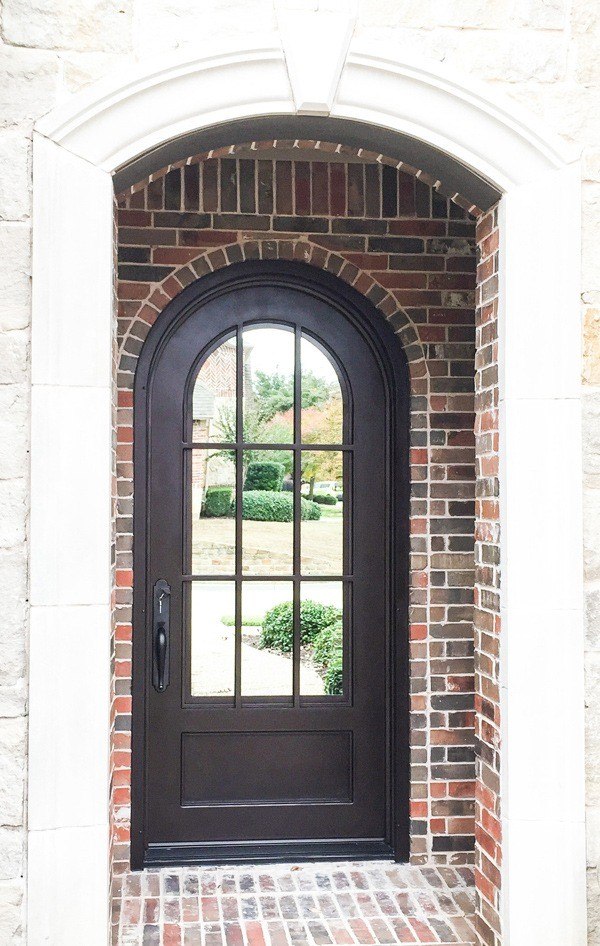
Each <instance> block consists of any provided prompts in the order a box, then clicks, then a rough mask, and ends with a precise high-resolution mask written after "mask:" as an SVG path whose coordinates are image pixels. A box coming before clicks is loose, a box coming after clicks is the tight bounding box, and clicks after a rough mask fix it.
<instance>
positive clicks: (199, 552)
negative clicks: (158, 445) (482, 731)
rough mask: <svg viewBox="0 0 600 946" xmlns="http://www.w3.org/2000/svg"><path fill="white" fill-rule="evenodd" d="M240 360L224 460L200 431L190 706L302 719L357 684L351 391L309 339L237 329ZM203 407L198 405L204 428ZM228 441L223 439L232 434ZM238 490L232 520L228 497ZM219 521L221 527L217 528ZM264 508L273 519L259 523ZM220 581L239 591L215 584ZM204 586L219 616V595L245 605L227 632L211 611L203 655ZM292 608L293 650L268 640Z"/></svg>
mask: <svg viewBox="0 0 600 946" xmlns="http://www.w3.org/2000/svg"><path fill="white" fill-rule="evenodd" d="M278 332H279V333H280V334H281V336H282V340H280V339H279V338H278V334H277V333H278ZM283 336H285V338H283ZM249 342H251V343H252V344H249ZM269 346H270V347H271V348H273V347H274V349H275V356H274V357H273V358H272V359H271V362H272V365H273V366H274V369H275V370H274V371H273V372H271V374H269V372H268V371H267V370H266V369H267V368H268V367H269V353H268V352H269ZM229 347H230V349H233V350H234V351H235V373H236V394H235V407H234V410H233V412H229V414H228V415H227V419H228V426H227V434H226V439H223V440H221V441H219V446H220V449H218V450H216V451H215V448H214V445H213V446H212V447H211V446H210V443H211V441H210V439H209V440H207V441H206V442H205V443H201V442H198V440H197V437H196V429H195V430H193V431H192V437H193V440H194V447H195V448H196V449H194V450H192V451H190V454H191V460H190V463H191V472H190V474H188V479H189V483H190V489H191V496H190V497H189V498H188V502H189V508H191V520H192V525H191V530H190V532H191V562H190V564H191V566H192V567H191V578H192V596H191V600H192V608H191V612H192V614H191V619H190V625H191V626H190V635H191V641H192V643H191V646H190V653H191V663H192V668H191V673H192V693H191V695H192V696H193V697H195V696H201V697H208V698H211V697H212V698H214V697H216V696H223V695H232V696H233V697H234V699H235V703H236V704H240V702H244V701H245V700H246V701H247V700H251V701H253V700H259V701H261V700H263V699H264V700H267V701H271V700H273V699H276V700H280V699H282V698H287V699H292V698H293V700H294V703H295V705H298V704H299V701H300V700H302V701H303V702H304V701H305V700H306V699H308V700H311V699H314V698H324V697H325V698H326V697H327V696H338V695H341V693H342V691H343V690H344V691H345V682H344V679H345V675H346V667H345V659H344V651H345V649H346V648H347V644H346V642H345V632H344V625H345V623H346V621H345V619H344V620H342V613H343V610H344V608H343V599H344V592H343V588H344V584H345V581H344V580H342V579H343V578H345V579H346V580H347V579H350V580H351V576H350V575H347V574H345V569H344V545H345V540H344V535H345V532H346V531H347V529H348V523H347V522H346V521H345V519H346V517H345V516H344V499H345V498H346V497H345V496H344V492H347V490H348V478H347V474H346V467H347V465H348V463H347V460H348V459H349V453H348V451H351V450H352V446H351V444H343V443H342V439H343V438H342V434H343V430H344V399H343V396H342V387H341V385H340V381H339V377H338V374H337V371H336V369H335V367H334V364H333V361H332V360H331V359H330V358H329V356H328V355H326V354H325V353H324V350H323V349H322V348H321V347H320V346H318V345H317V344H315V343H314V342H313V341H312V340H309V339H307V338H306V337H305V336H303V335H302V333H301V331H300V330H299V328H298V327H296V328H295V329H292V327H291V326H290V327H289V328H288V329H287V330H281V329H278V328H275V327H273V326H272V325H268V326H264V327H260V326H257V325H253V326H252V327H251V328H250V329H243V330H242V329H239V330H238V334H237V338H236V339H230V340H229ZM217 351H218V350H217ZM214 354H215V353H214V352H213V355H214ZM290 354H291V358H290ZM212 357H213V356H212V355H211V356H209V359H208V360H210V358H212ZM227 359H229V360H230V355H227ZM252 359H254V363H253V364H252V363H251V362H252ZM261 366H262V367H261ZM290 367H291V371H290ZM201 377H204V375H202V368H201V369H200V372H199V373H198V379H200V378H201ZM265 404H266V407H264V405H265ZM197 405H198V400H196V407H194V406H193V411H194V412H195V413H194V414H193V418H194V424H196V414H197V413H198V410H197ZM211 429H213V430H214V428H209V433H210V430H211ZM218 430H219V432H220V433H221V434H222V435H223V436H224V437H225V434H224V430H225V426H224V424H223V423H221V425H220V426H219V428H218ZM254 438H257V439H254ZM303 440H304V442H302V441H303ZM202 447H204V450H202V449H199V448H202ZM306 447H309V448H310V449H306ZM332 447H333V448H334V449H331V448H332ZM229 448H230V449H229ZM203 464H204V467H205V472H204V473H203V472H202V465H203ZM269 477H270V478H269ZM202 480H203V482H200V481H202ZM275 480H277V482H275ZM223 487H225V489H223ZM229 489H230V490H231V505H230V506H229V510H228V513H227V511H224V510H225V505H226V503H225V500H226V498H227V497H226V496H225V495H224V494H225V492H226V491H227V490H229ZM261 493H262V494H264V495H263V496H261V495H260V494H261ZM245 494H248V495H245ZM240 497H241V502H236V499H237V498H240ZM315 497H317V502H315ZM207 498H208V507H207V503H206V500H207ZM280 506H282V507H283V506H285V507H286V508H287V506H289V507H290V513H291V518H290V516H289V515H287V514H286V515H279V514H278V515H275V514H273V515H272V514H271V512H272V510H273V509H276V508H277V509H279V507H280ZM217 507H218V510H219V512H220V514H219V515H214V514H213V513H214V509H215V508H217ZM221 507H222V508H221ZM255 507H256V508H255ZM259 507H260V508H259ZM207 508H208V512H207ZM261 508H263V509H264V508H266V510H267V512H266V513H264V514H263V513H260V509H261ZM250 509H252V510H253V511H252V512H251V511H250ZM257 509H258V510H259V515H256V510H257ZM269 510H271V512H269ZM251 517H252V518H251ZM213 519H214V520H221V521H218V522H217V521H210V520H213ZM221 533H222V534H221ZM219 539H222V540H223V542H222V543H221V545H219ZM348 564H349V563H348ZM346 567H347V566H346ZM211 575H214V576H215V577H216V576H217V575H218V576H222V577H223V578H230V579H231V580H230V581H222V582H219V581H212V582H211V581H210V577H211ZM286 575H287V576H289V578H288V580H287V581H286V580H285V578H286ZM333 576H335V577H336V578H337V580H336V581H333V580H332V577H333ZM289 579H291V580H289ZM195 584H198V585H199V586H201V587H203V588H204V592H203V593H204V596H205V598H207V600H208V599H209V598H210V597H211V595H212V598H211V600H212V601H213V603H214V599H215V595H216V592H213V591H212V590H211V587H212V586H213V585H220V586H221V589H222V590H221V591H220V592H219V594H221V595H222V596H224V595H225V590H224V589H225V588H227V591H228V594H229V596H231V592H232V591H233V605H232V608H230V609H229V611H231V612H232V613H229V612H228V613H225V612H224V614H223V615H221V618H222V619H223V620H220V621H219V622H218V621H217V618H216V616H215V615H214V614H213V612H214V606H213V605H210V607H209V608H208V610H207V612H206V620H207V622H208V623H207V631H206V632H205V633H204V636H203V637H202V636H201V637H200V638H199V641H198V642H196V641H195V640H194V635H195V634H200V635H202V631H201V630H200V628H199V623H200V621H199V619H198V618H196V619H194V617H193V602H194V601H196V600H197V601H200V598H199V597H198V594H199V592H196V593H195V595H196V596H195V597H194V592H193V587H194V585H195ZM209 590H211V595H208V592H209ZM207 596H208V597H207ZM217 597H218V595H217ZM330 599H331V600H330ZM334 599H335V600H334ZM198 608H199V606H198V607H197V609H196V613H197V614H199V610H198ZM211 608H212V610H211ZM282 608H283V611H284V612H286V613H287V618H288V622H289V619H291V627H289V626H288V632H291V639H290V634H289V633H288V636H287V637H286V636H285V635H283V638H280V639H278V638H277V637H275V638H274V637H273V633H272V629H271V630H269V628H270V627H271V625H272V624H273V623H274V622H273V614H274V613H275V617H276V616H277V611H278V609H279V611H281V610H282ZM273 609H275V612H274V611H273ZM259 612H260V613H259ZM263 612H264V613H263ZM265 618H267V620H266V621H265ZM329 618H331V620H330V621H329ZM259 619H260V623H258V621H259ZM323 621H325V623H323ZM217 623H219V627H217ZM284 623H285V621H284ZM275 624H277V621H275ZM221 625H223V626H222V627H221ZM317 625H318V626H317ZM321 625H322V626H321ZM307 628H308V630H307ZM227 629H228V630H227ZM211 648H212V650H211ZM209 652H212V654H213V660H214V662H215V668H214V673H213V674H212V676H209V677H206V671H205V677H206V679H205V678H204V677H202V670H201V669H200V668H199V664H198V660H199V654H204V655H205V656H207V657H208V656H209ZM225 653H228V654H229V657H230V658H231V659H232V663H233V667H232V668H231V673H229V671H228V672H227V673H226V672H225V670H224V668H223V666H222V664H223V660H224V654H225ZM225 677H227V680H228V682H227V685H225V682H224V681H225ZM232 681H233V682H232Z"/></svg>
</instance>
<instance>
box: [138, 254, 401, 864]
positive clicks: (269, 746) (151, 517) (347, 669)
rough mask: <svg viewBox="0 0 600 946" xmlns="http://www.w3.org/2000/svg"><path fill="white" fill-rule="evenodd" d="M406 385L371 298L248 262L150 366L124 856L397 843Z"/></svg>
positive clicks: (249, 855) (177, 310) (170, 333)
mask: <svg viewBox="0 0 600 946" xmlns="http://www.w3.org/2000/svg"><path fill="white" fill-rule="evenodd" d="M406 402H407V396H406V384H405V371H404V367H403V362H402V356H401V353H400V348H399V346H398V345H397V343H396V340H395V338H394V336H393V333H392V330H391V328H389V326H387V325H386V324H385V323H384V321H383V319H382V318H381V316H380V315H379V314H378V313H376V312H375V310H374V309H373V308H372V306H371V305H370V303H367V301H366V300H365V299H364V298H363V297H361V296H359V294H358V293H356V292H355V291H354V290H351V289H348V288H347V287H345V286H344V285H343V284H342V283H340V282H339V281H338V280H336V279H335V278H334V277H331V276H329V275H327V274H321V273H317V272H315V271H314V270H312V269H309V268H308V267H306V266H304V265H302V264H292V263H287V264H284V263H277V262H273V263H256V264H248V263H246V264H239V265H236V266H232V267H230V268H229V269H227V270H225V271H223V272H222V273H220V274H215V275H213V276H210V277H205V278H204V279H202V280H199V281H198V282H197V283H196V284H194V285H192V286H190V287H188V288H187V289H186V290H184V291H183V292H182V293H181V295H180V296H179V297H178V298H177V299H176V300H175V301H174V302H173V303H171V304H170V305H169V306H168V307H167V309H166V310H165V311H164V312H163V313H162V315H161V317H160V318H159V320H158V321H157V323H156V325H155V326H154V328H153V330H152V332H151V334H150V336H149V339H148V341H147V343H146V346H145V347H144V351H143V353H142V357H141V360H140V366H139V368H138V375H137V377H136V407H135V464H136V473H135V476H136V480H135V550H134V554H135V560H134V574H135V583H136V584H135V615H134V669H133V675H134V758H133V773H132V776H133V830H132V862H133V865H134V866H135V867H141V866H143V865H144V866H149V865H158V864H167V863H192V862H196V861H219V862H223V861H227V860H231V861H234V860H248V859H252V860H257V859H262V860H277V859H279V860H281V859H297V858H311V859H314V858H324V857H325V858H342V857H353V858H359V857H360V858H366V857H390V856H393V855H396V856H397V857H403V856H405V855H406V850H407V804H406V784H407V778H406V767H407V761H406V760H407V755H406V753H407V738H406V733H407V712H408V707H407V686H406V684H407V673H406V643H405V637H406V623H405V613H406V587H405V585H406V574H407V567H406V531H407V514H406V503H407V491H406V482H407V474H406V470H407V462H408V458H407V436H406V433H407V425H408V421H407V403H406Z"/></svg>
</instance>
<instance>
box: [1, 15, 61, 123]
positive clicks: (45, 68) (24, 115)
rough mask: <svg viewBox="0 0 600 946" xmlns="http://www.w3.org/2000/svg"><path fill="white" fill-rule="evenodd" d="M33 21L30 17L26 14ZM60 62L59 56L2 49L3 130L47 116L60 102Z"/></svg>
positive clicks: (6, 47)
mask: <svg viewBox="0 0 600 946" xmlns="http://www.w3.org/2000/svg"><path fill="white" fill-rule="evenodd" d="M25 21H26V22H30V15H29V13H27V14H26V15H25ZM58 72H59V62H58V57H57V56H56V54H54V53H51V52H47V51H45V50H43V51H42V50H38V49H21V48H19V47H15V46H2V72H1V73H0V128H8V127H11V126H14V125H20V126H23V124H24V123H25V122H28V121H34V120H35V119H37V118H39V117H40V116H41V115H44V114H45V113H46V112H47V111H49V109H50V108H52V106H53V105H54V103H55V101H56V91H57V87H58Z"/></svg>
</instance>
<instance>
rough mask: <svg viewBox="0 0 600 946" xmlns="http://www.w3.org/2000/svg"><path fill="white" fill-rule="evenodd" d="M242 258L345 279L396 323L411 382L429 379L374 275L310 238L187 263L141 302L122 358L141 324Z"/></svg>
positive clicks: (406, 327)
mask: <svg viewBox="0 0 600 946" xmlns="http://www.w3.org/2000/svg"><path fill="white" fill-rule="evenodd" d="M233 247H236V248H237V250H238V252H233ZM240 254H241V258H242V259H244V260H246V259H256V258H258V259H263V260H266V259H282V260H286V259H287V260H290V259H291V260H299V261H301V262H303V263H307V264H308V265H309V266H314V267H315V268H316V269H322V270H328V271H329V272H332V273H335V275H337V276H338V277H339V278H340V279H341V280H343V281H344V282H346V283H348V284H349V285H350V286H354V287H355V289H357V291H358V292H360V293H361V294H362V295H363V296H366V298H367V299H369V300H370V301H371V302H372V303H373V305H374V306H375V308H376V309H378V310H379V311H380V312H381V314H382V317H383V318H384V319H387V320H390V319H394V331H395V332H396V333H397V334H398V335H399V337H400V341H401V343H402V345H403V347H404V350H405V352H406V357H407V360H408V364H409V371H410V375H411V378H422V377H423V376H424V375H426V374H427V362H426V359H425V353H424V351H423V343H422V342H421V340H420V338H419V337H418V334H417V331H416V329H415V326H414V324H413V323H412V322H411V320H410V318H409V317H408V315H407V314H406V312H405V311H404V310H403V309H402V307H401V306H400V305H399V304H398V303H397V301H396V300H395V299H394V297H393V296H392V295H391V293H390V292H388V291H387V290H386V289H385V287H384V286H382V285H381V283H379V282H377V280H376V279H374V278H373V277H372V276H371V275H370V274H369V273H366V272H365V271H363V270H361V269H359V268H358V266H355V265H354V264H353V263H350V262H348V261H347V260H345V259H344V257H343V256H340V254H339V253H335V252H334V251H333V250H324V249H323V247H320V246H317V245H316V244H314V243H311V241H310V240H309V239H295V240H291V239H289V238H288V239H280V240H272V239H264V240H261V239H258V238H257V239H255V240H251V241H248V242H246V243H241V244H240V243H237V242H236V243H233V244H230V246H224V247H223V248H220V249H218V250H205V251H204V252H202V253H199V254H198V256H197V257H195V258H194V259H192V260H190V261H189V262H188V263H182V264H181V266H179V268H178V269H176V270H175V272H173V273H171V274H170V275H169V276H167V277H166V278H165V279H164V280H163V282H162V283H161V285H160V286H158V287H157V288H153V289H152V290H151V292H149V294H148V296H147V297H146V298H145V299H141V300H140V302H139V308H138V311H137V312H136V314H135V315H134V316H133V317H132V318H131V319H130V321H129V325H128V327H127V328H126V329H125V331H124V334H123V341H122V344H121V346H120V349H119V353H120V357H121V358H122V357H123V352H124V345H125V342H126V341H127V338H128V337H129V335H130V333H131V332H134V330H135V326H136V323H137V322H138V321H141V322H143V323H145V324H146V325H153V324H154V321H155V320H156V318H157V317H158V315H159V314H160V312H161V311H162V309H163V308H164V306H165V305H166V304H167V303H168V302H170V301H171V300H172V299H174V298H175V297H176V296H177V295H178V294H179V293H180V292H181V291H182V290H183V289H184V288H185V287H186V286H187V285H189V283H190V281H191V280H194V279H197V278H198V277H200V276H202V275H204V274H205V273H209V272H216V271H217V270H218V269H222V268H223V267H225V266H228V265H230V264H232V263H234V262H237V261H238V256H239V255H240ZM134 334H135V332H134ZM127 357H130V356H127ZM131 384H133V372H131ZM414 393H420V392H416V391H415V392H414Z"/></svg>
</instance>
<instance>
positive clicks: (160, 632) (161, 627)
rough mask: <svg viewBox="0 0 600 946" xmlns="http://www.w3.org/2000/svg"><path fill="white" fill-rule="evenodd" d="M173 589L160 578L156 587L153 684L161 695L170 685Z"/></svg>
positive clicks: (153, 624) (154, 595) (153, 619)
mask: <svg viewBox="0 0 600 946" xmlns="http://www.w3.org/2000/svg"><path fill="white" fill-rule="evenodd" d="M170 612H171V588H170V586H169V584H168V583H167V582H166V581H165V580H164V578H160V579H159V580H158V581H157V582H156V584H155V585H154V594H153V618H152V643H153V648H152V650H153V654H152V658H153V661H152V663H153V665H152V684H153V686H154V689H155V690H158V692H159V693H162V692H164V690H166V689H167V687H168V685H169V619H170Z"/></svg>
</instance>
